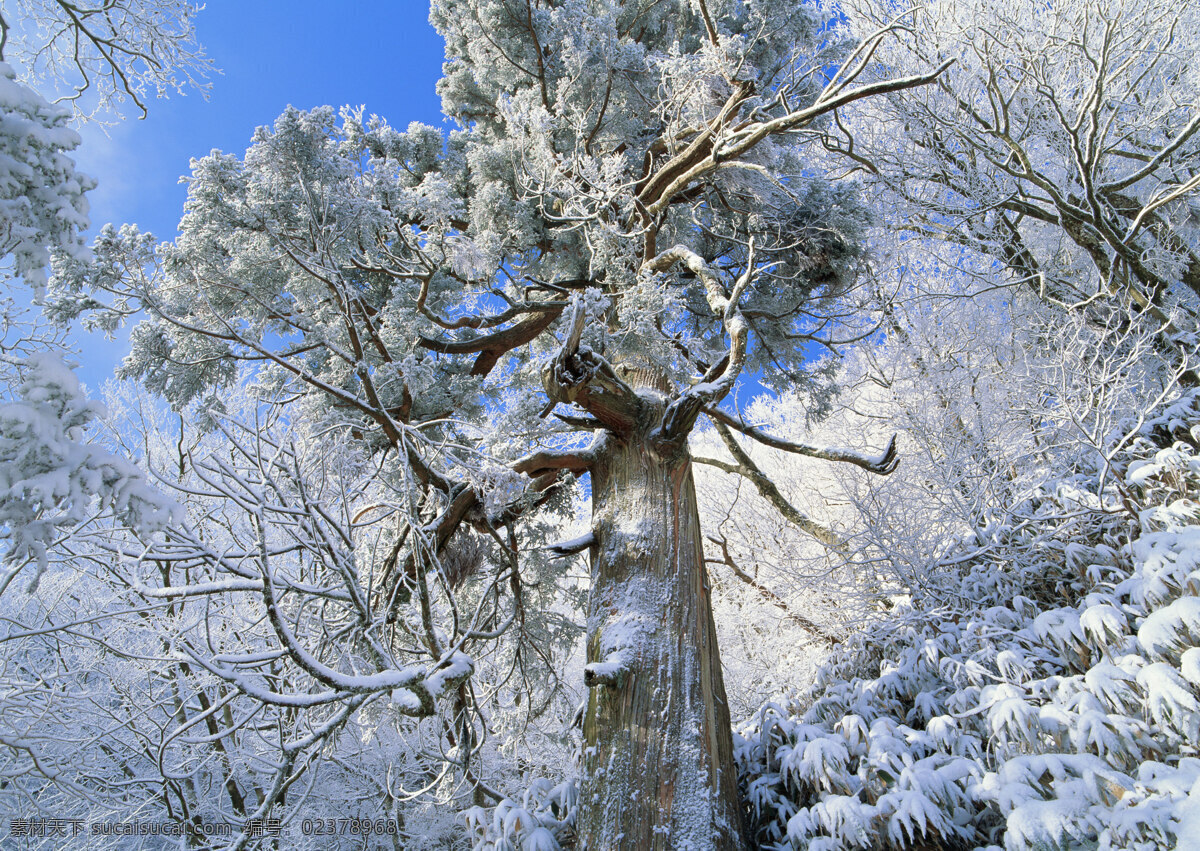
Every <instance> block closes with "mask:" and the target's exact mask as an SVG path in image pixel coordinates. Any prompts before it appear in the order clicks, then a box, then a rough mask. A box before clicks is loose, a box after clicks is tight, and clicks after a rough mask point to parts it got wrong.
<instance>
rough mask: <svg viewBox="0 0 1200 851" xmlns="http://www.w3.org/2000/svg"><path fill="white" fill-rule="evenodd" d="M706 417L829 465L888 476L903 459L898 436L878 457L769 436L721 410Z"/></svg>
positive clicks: (783, 449) (711, 409)
mask: <svg viewBox="0 0 1200 851" xmlns="http://www.w3.org/2000/svg"><path fill="white" fill-rule="evenodd" d="M704 413H706V414H708V416H709V417H710V418H711V419H712V420H713V421H714V422H718V423H722V424H723V425H726V426H729V427H730V428H732V429H735V430H737V431H739V432H741V433H742V434H744V435H746V436H747V437H750V438H753V439H754V440H757V441H758V442H759V443H761V444H763V445H764V446H770V447H771V448H772V449H779V450H782V451H784V452H792V453H794V454H796V455H807V456H808V457H810V458H821V459H824V460H826V461H844V462H846V463H847V464H853V465H854V466H856V467H862V468H863V469H864V470H866V471H867V472H869V473H878V474H879V475H881V476H887V475H889V474H891V473H893V472H895V471H896V468H897V467H899V466H900V456H899V455H898V454H897V452H896V436H895V435H892V439H891V440H889V441H888V445H887V447H886V448H885V449H884V450H883V452H881V453H880V454H878V455H867V454H865V453H862V452H858V451H856V450H854V449H846V448H844V447H840V446H813V445H812V444H808V443H798V442H792V441H788V440H783V439H782V438H779V437H775V436H773V435H770V434H767V433H766V432H764V431H761V430H760V429H757V428H755V427H754V426H750V425H746V424H745V423H744V422H742V421H741V420H740V419H738V418H736V417H732V416H730V415H729V414H727V413H725V412H724V411H722V410H720V409H719V408H713V407H706V408H705V409H704Z"/></svg>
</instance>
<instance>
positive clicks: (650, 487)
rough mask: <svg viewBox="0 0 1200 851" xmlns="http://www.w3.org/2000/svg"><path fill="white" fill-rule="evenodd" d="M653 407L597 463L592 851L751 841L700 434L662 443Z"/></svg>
mask: <svg viewBox="0 0 1200 851" xmlns="http://www.w3.org/2000/svg"><path fill="white" fill-rule="evenodd" d="M626 378H627V380H629V382H630V385H631V387H633V388H634V389H635V391H636V393H637V396H638V397H639V398H640V400H641V402H642V403H643V404H641V405H639V406H638V407H639V416H638V418H637V420H638V421H637V423H636V424H635V425H634V427H633V428H632V429H629V430H626V431H625V432H624V433H623V434H622V435H618V434H613V433H610V434H609V435H608V437H607V440H606V442H605V443H604V445H603V446H602V447H600V448H599V450H598V451H597V453H596V457H595V461H594V463H593V465H592V500H593V518H594V527H593V532H594V535H595V541H594V543H593V544H592V547H591V550H590V553H591V564H592V577H591V579H592V587H591V595H590V599H589V603H588V666H587V668H586V669H585V681H586V682H587V684H588V685H589V687H590V694H589V697H588V708H587V715H586V717H585V720H584V728H583V732H584V763H583V783H582V789H581V793H580V808H579V818H578V829H579V834H580V840H581V842H580V847H581V848H585V849H589V851H613V849H629V851H649V850H650V849H662V851H667V849H672V850H673V849H694V851H702V849H743V848H745V843H744V839H743V828H742V817H741V804H740V799H739V795H738V787H737V773H736V770H735V768H734V762H733V740H732V735H731V732H730V724H729V705H728V702H727V701H726V697H725V685H724V682H723V679H722V676H721V662H720V656H719V652H718V648H717V637H716V630H715V628H714V624H713V617H712V607H711V604H710V599H709V582H708V576H707V573H706V571H705V567H704V549H703V544H702V539H701V534H700V517H699V513H698V510H697V505H696V493H695V488H694V486H693V482H692V472H691V459H690V457H689V455H688V452H687V445H686V439H685V440H684V441H681V442H679V444H678V445H674V446H663V445H662V442H661V441H655V440H654V434H653V432H654V429H655V427H656V426H659V425H660V424H661V420H662V414H663V411H664V409H665V407H666V402H667V399H666V397H665V396H660V395H658V394H656V393H648V392H647V390H646V389H645V388H647V387H650V388H653V389H658V390H665V389H666V388H654V384H655V383H656V382H655V380H654V376H653V375H652V374H651V373H648V372H641V371H636V370H635V371H627V372H626Z"/></svg>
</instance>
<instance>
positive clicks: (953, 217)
mask: <svg viewBox="0 0 1200 851" xmlns="http://www.w3.org/2000/svg"><path fill="white" fill-rule="evenodd" d="M839 8H840V9H841V10H842V11H843V13H844V14H845V15H846V18H847V21H848V23H849V25H850V26H851V27H852V28H853V29H854V30H855V31H857V32H860V33H868V32H870V31H872V30H873V29H874V28H875V27H876V26H878V25H879V23H880V22H883V21H889V20H891V19H892V18H893V17H894V16H895V15H896V14H898V13H899V11H900V10H899V9H897V8H896V4H894V3H892V2H889V0H847V2H844V3H841V4H840V6H839ZM1198 16H1200V12H1198V11H1197V8H1196V7H1195V5H1194V4H1190V3H1172V2H1169V0H1149V2H1141V0H1121V2H1108V0H1068V2H1055V3H1041V2H1036V0H995V2H982V3H959V2H931V3H927V4H919V5H918V6H917V8H916V10H915V11H914V13H913V17H912V18H911V19H907V18H906V20H908V21H909V22H910V24H911V25H909V26H906V27H905V29H904V33H903V34H902V35H901V36H899V37H897V38H895V39H891V40H888V41H887V42H885V43H882V44H881V45H880V47H879V50H878V51H876V55H875V58H876V59H877V61H878V63H879V64H878V67H879V68H880V69H882V70H884V71H886V72H888V73H899V74H903V73H907V72H912V71H913V70H915V69H919V68H924V67H926V66H927V64H928V63H930V62H938V61H941V59H943V58H951V59H953V60H954V65H953V66H952V67H951V68H950V69H949V70H948V71H947V73H946V74H944V75H943V76H942V77H940V78H939V80H938V81H937V83H936V84H935V85H932V86H927V87H923V88H922V89H920V90H915V91H913V92H909V93H905V94H904V95H903V96H896V97H889V98H880V99H876V100H874V101H873V102H872V103H871V105H870V107H869V108H867V109H864V110H862V111H860V112H859V113H858V114H857V115H854V116H848V117H847V120H846V121H843V122H839V124H838V125H837V131H838V134H839V135H840V138H839V139H838V140H837V141H836V142H834V143H833V145H832V146H833V147H835V148H836V149H839V150H841V151H843V152H844V153H845V154H846V155H848V156H851V157H853V158H854V159H855V160H856V161H857V164H858V166H859V167H860V168H861V169H863V170H864V171H865V172H866V173H869V174H871V175H873V176H874V177H875V179H876V181H875V182H876V185H877V186H878V187H880V190H881V195H880V196H879V204H878V210H879V212H880V213H881V214H887V217H888V221H889V223H890V224H891V225H892V227H893V229H894V231H895V232H898V233H905V234H906V239H907V240H908V245H909V247H912V246H919V245H922V244H924V242H923V240H922V239H921V238H922V237H928V238H931V239H933V240H934V241H935V242H937V243H945V244H949V245H954V246H958V247H959V249H960V251H961V252H963V253H964V254H973V253H983V254H984V255H985V256H986V258H987V262H985V263H982V264H976V265H977V266H978V267H979V268H980V269H981V270H982V271H983V274H982V275H981V276H980V277H979V279H978V286H977V289H986V288H991V287H995V286H997V285H998V284H999V283H1001V282H1000V281H997V280H996V275H995V274H994V273H993V272H992V267H991V266H990V265H989V264H998V265H999V266H1000V268H1002V269H1004V270H1005V272H1006V275H1005V277H1006V281H1005V283H1006V284H1007V285H1009V286H1013V287H1020V288H1023V289H1025V290H1027V291H1028V292H1031V293H1034V294H1036V296H1037V297H1038V298H1039V299H1041V300H1042V301H1044V302H1045V303H1046V304H1048V305H1054V306H1056V307H1057V308H1059V309H1062V310H1066V311H1070V312H1078V313H1081V314H1083V315H1084V316H1086V317H1087V318H1089V319H1090V320H1091V321H1093V322H1095V323H1097V324H1098V325H1099V326H1100V327H1106V326H1110V325H1112V324H1113V322H1114V316H1115V317H1116V321H1130V320H1131V319H1132V321H1141V322H1143V323H1145V324H1147V325H1149V326H1150V327H1152V328H1154V329H1155V330H1156V331H1157V340H1158V345H1159V348H1160V349H1161V351H1162V352H1164V353H1169V354H1171V355H1172V356H1173V357H1174V358H1175V361H1176V364H1177V365H1182V366H1183V367H1184V368H1185V370H1186V375H1185V377H1186V379H1187V381H1188V382H1189V383H1192V384H1195V383H1196V382H1197V377H1196V373H1195V371H1194V370H1195V367H1196V365H1195V363H1194V361H1195V351H1196V346H1197V343H1198V340H1197V336H1196V320H1197V315H1198V313H1200V254H1198V253H1197V240H1198V234H1197V223H1198V222H1200V218H1198V216H1197V211H1198V209H1200V208H1198V207H1197V200H1196V199H1197V197H1198V196H1197V194H1196V190H1197V189H1198V188H1200V134H1198V133H1197V131H1198V130H1200V99H1198V96H1197V92H1200V78H1198V77H1197V70H1196V68H1197V66H1196V62H1195V57H1196V54H1197V49H1198V46H1197V42H1196V39H1197V33H1200V17H1198ZM897 262H900V263H903V262H905V261H904V260H898V261H897Z"/></svg>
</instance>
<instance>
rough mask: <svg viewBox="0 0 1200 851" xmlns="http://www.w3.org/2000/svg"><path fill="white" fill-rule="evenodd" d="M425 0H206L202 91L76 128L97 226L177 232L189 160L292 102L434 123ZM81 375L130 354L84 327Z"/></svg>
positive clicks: (434, 64) (93, 377)
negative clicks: (112, 122) (206, 82)
mask: <svg viewBox="0 0 1200 851" xmlns="http://www.w3.org/2000/svg"><path fill="white" fill-rule="evenodd" d="M427 15H428V5H427V3H425V2H423V0H345V2H342V3H336V4H333V3H329V2H320V3H318V2H316V0H241V2H235V0H210V2H209V3H208V6H207V8H205V9H204V10H203V11H202V12H201V13H200V14H199V16H198V17H197V20H196V29H197V32H198V34H199V39H200V41H201V43H202V44H203V45H204V47H205V49H206V50H207V52H208V55H209V56H211V57H212V59H213V62H214V64H215V65H216V67H217V68H218V69H220V70H221V72H222V73H220V74H214V75H213V76H212V79H211V82H212V88H211V90H210V92H209V97H208V99H207V100H205V99H204V98H203V97H201V96H200V95H199V94H198V93H196V92H191V93H189V94H188V95H186V96H184V97H180V96H173V97H171V98H169V99H166V100H158V101H152V102H150V103H149V104H148V106H149V110H150V114H149V117H147V118H146V119H144V120H136V119H132V118H131V119H129V120H126V121H124V122H123V123H121V124H119V125H117V126H116V127H111V128H108V133H107V136H106V135H105V133H104V131H102V130H100V129H99V128H96V127H85V128H83V129H82V133H83V137H84V141H83V144H82V145H81V146H80V148H79V150H78V151H77V152H76V157H75V159H76V163H77V165H78V167H79V169H80V170H82V171H84V172H86V173H88V174H91V175H92V176H94V177H96V178H97V179H98V180H99V181H100V185H99V187H98V188H97V189H96V190H95V191H93V192H91V193H89V195H90V199H91V208H92V210H91V219H92V225H93V226H92V230H91V233H90V234H89V239H90V236H91V235H94V234H95V233H96V231H97V230H98V229H99V227H100V226H101V225H103V224H104V223H106V222H114V223H116V224H121V223H125V222H131V223H135V224H137V225H138V226H139V227H141V228H142V229H143V230H147V231H150V232H151V233H153V234H154V235H155V236H158V237H159V238H161V239H171V238H172V237H174V236H175V233H176V229H175V228H176V225H177V224H178V222H179V218H180V215H181V214H182V211H183V202H184V199H185V197H186V194H187V190H186V187H184V186H182V185H181V184H180V183H179V178H180V177H181V176H182V175H186V174H188V172H189V168H188V161H189V160H190V159H191V158H192V157H197V156H203V155H204V154H207V153H208V152H209V151H211V150H212V149H213V148H219V149H221V150H223V151H226V152H229V153H237V154H241V153H243V152H244V151H245V149H246V147H247V145H248V143H249V141H250V137H251V134H252V133H253V132H254V129H255V128H256V127H259V126H261V125H264V124H271V123H272V122H273V121H274V120H275V117H276V116H277V115H279V113H280V112H282V111H283V110H284V108H285V107H287V106H288V105H289V104H291V105H292V106H295V107H297V108H300V109H308V108H311V107H315V106H321V105H324V104H331V105H334V106H341V105H343V104H352V105H364V106H366V109H367V112H368V113H376V114H378V115H381V116H383V117H384V118H386V119H387V120H388V121H389V122H391V123H392V124H394V125H396V126H399V127H407V126H408V124H409V122H410V121H423V122H425V123H427V124H432V125H434V126H441V121H442V116H441V109H440V101H439V99H438V97H437V95H436V93H435V92H434V84H435V83H436V82H437V80H438V78H439V77H440V76H441V68H442V41H441V38H440V37H439V36H438V35H437V33H435V32H434V31H433V29H432V28H431V27H430V26H429V23H428V21H427V19H426V18H427ZM77 345H78V346H79V347H80V348H81V349H82V350H83V352H82V353H83V357H82V358H81V359H80V360H81V361H82V364H81V369H80V371H81V377H82V378H83V380H84V381H85V382H86V383H87V384H88V385H89V386H91V387H92V388H96V387H98V386H99V384H100V383H101V382H102V381H103V380H104V378H106V377H108V375H110V374H111V372H112V369H113V368H114V367H115V365H116V364H117V363H118V362H119V360H120V358H121V357H122V356H123V355H124V353H125V351H127V346H126V344H125V342H124V339H121V340H119V341H116V342H114V343H109V342H106V341H104V340H103V339H102V338H101V337H100V336H99V335H85V334H82V333H81V334H80V335H79V336H78V338H77Z"/></svg>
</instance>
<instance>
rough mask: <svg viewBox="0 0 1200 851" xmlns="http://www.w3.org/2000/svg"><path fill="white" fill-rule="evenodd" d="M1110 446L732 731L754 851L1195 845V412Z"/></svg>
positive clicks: (1198, 647) (1199, 480)
mask: <svg viewBox="0 0 1200 851" xmlns="http://www.w3.org/2000/svg"><path fill="white" fill-rule="evenodd" d="M1125 434H1127V435H1129V436H1130V437H1131V439H1128V440H1126V441H1125V444H1126V445H1125V446H1124V447H1123V448H1121V449H1120V451H1114V452H1113V453H1110V457H1111V458H1112V463H1111V464H1107V465H1103V466H1100V467H1098V469H1097V470H1096V471H1095V472H1094V473H1093V474H1090V475H1083V474H1077V475H1073V476H1071V477H1068V478H1064V479H1061V480H1058V481H1054V482H1050V483H1048V484H1047V485H1045V486H1044V487H1043V488H1041V490H1040V492H1039V493H1038V494H1036V495H1035V496H1034V497H1032V498H1030V499H1028V500H1027V501H1025V502H1023V503H1021V504H1020V505H1017V506H1013V507H1012V508H1011V510H1010V512H1009V514H1008V518H1009V519H1008V521H1007V522H1005V523H1002V524H1001V523H997V524H995V525H994V527H992V528H989V529H987V530H986V531H985V532H982V533H981V534H980V535H979V536H975V537H973V538H972V540H971V542H970V544H969V545H968V544H965V543H964V545H963V546H962V548H961V549H960V550H959V551H958V552H957V553H956V554H955V555H954V556H953V557H951V558H950V559H948V560H946V561H945V562H943V564H942V565H940V566H939V568H938V576H937V577H935V581H933V582H931V583H930V584H929V586H928V587H927V589H925V590H924V593H922V594H921V595H919V596H917V597H916V598H915V599H914V600H913V603H912V605H911V607H907V608H905V609H903V610H901V611H897V612H896V613H894V614H893V615H891V616H889V617H888V618H887V619H886V620H885V621H883V622H882V623H881V624H879V625H878V626H877V627H876V628H874V629H872V630H869V631H868V632H866V633H864V634H862V635H860V636H858V637H857V638H855V639H854V640H853V641H851V642H849V643H847V644H846V645H844V646H843V647H842V648H840V649H839V650H838V651H837V652H836V653H835V654H834V655H833V656H832V657H831V658H830V659H829V660H828V662H827V663H826V664H825V665H824V666H823V667H822V668H821V670H820V672H819V674H818V677H817V681H816V683H815V685H814V686H813V687H812V688H811V689H810V690H809V691H808V692H807V693H806V694H804V695H801V696H798V697H796V698H795V699H793V700H791V701H787V702H785V705H779V704H771V705H768V706H766V707H764V708H763V709H762V710H761V711H760V712H759V713H758V715H757V716H756V717H755V718H754V719H753V720H752V721H751V723H750V724H748V725H747V726H746V727H745V728H744V729H743V730H742V734H743V736H742V737H741V738H739V740H738V744H737V759H738V766H739V770H740V773H741V779H742V788H743V793H744V796H745V802H746V806H747V808H748V811H749V814H750V823H751V826H752V830H753V837H754V840H755V842H756V844H757V845H758V847H761V848H768V849H785V848H802V849H810V851H833V849H851V848H864V849H865V848H870V849H901V848H932V847H938V848H951V849H954V848H962V849H982V848H994V849H998V848H999V847H1004V848H1006V849H1008V851H1025V849H1029V851H1034V849H1051V848H1053V849H1085V848H1087V849H1102V851H1110V850H1111V851H1116V849H1130V851H1132V849H1139V850H1141V849H1155V848H1168V849H1169V848H1175V849H1178V851H1184V850H1185V849H1192V848H1196V847H1200V753H1198V752H1197V749H1198V747H1200V504H1198V502H1197V499H1198V495H1200V454H1198V451H1197V447H1198V445H1200V393H1197V392H1191V393H1189V394H1187V395H1185V396H1184V397H1183V398H1182V399H1180V400H1179V401H1178V402H1176V403H1174V404H1173V405H1171V406H1169V407H1168V408H1167V409H1166V410H1165V411H1163V412H1161V414H1160V415H1159V416H1157V417H1156V418H1154V419H1152V420H1149V421H1148V422H1146V423H1145V424H1144V425H1142V426H1141V427H1140V428H1137V429H1134V430H1130V431H1127V432H1126V433H1125ZM1119 438H1120V436H1118V437H1117V438H1116V439H1119ZM1117 446H1119V444H1114V446H1113V448H1114V449H1116V448H1117ZM981 541H983V542H984V543H982V544H981ZM1189 843H1190V844H1189Z"/></svg>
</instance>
